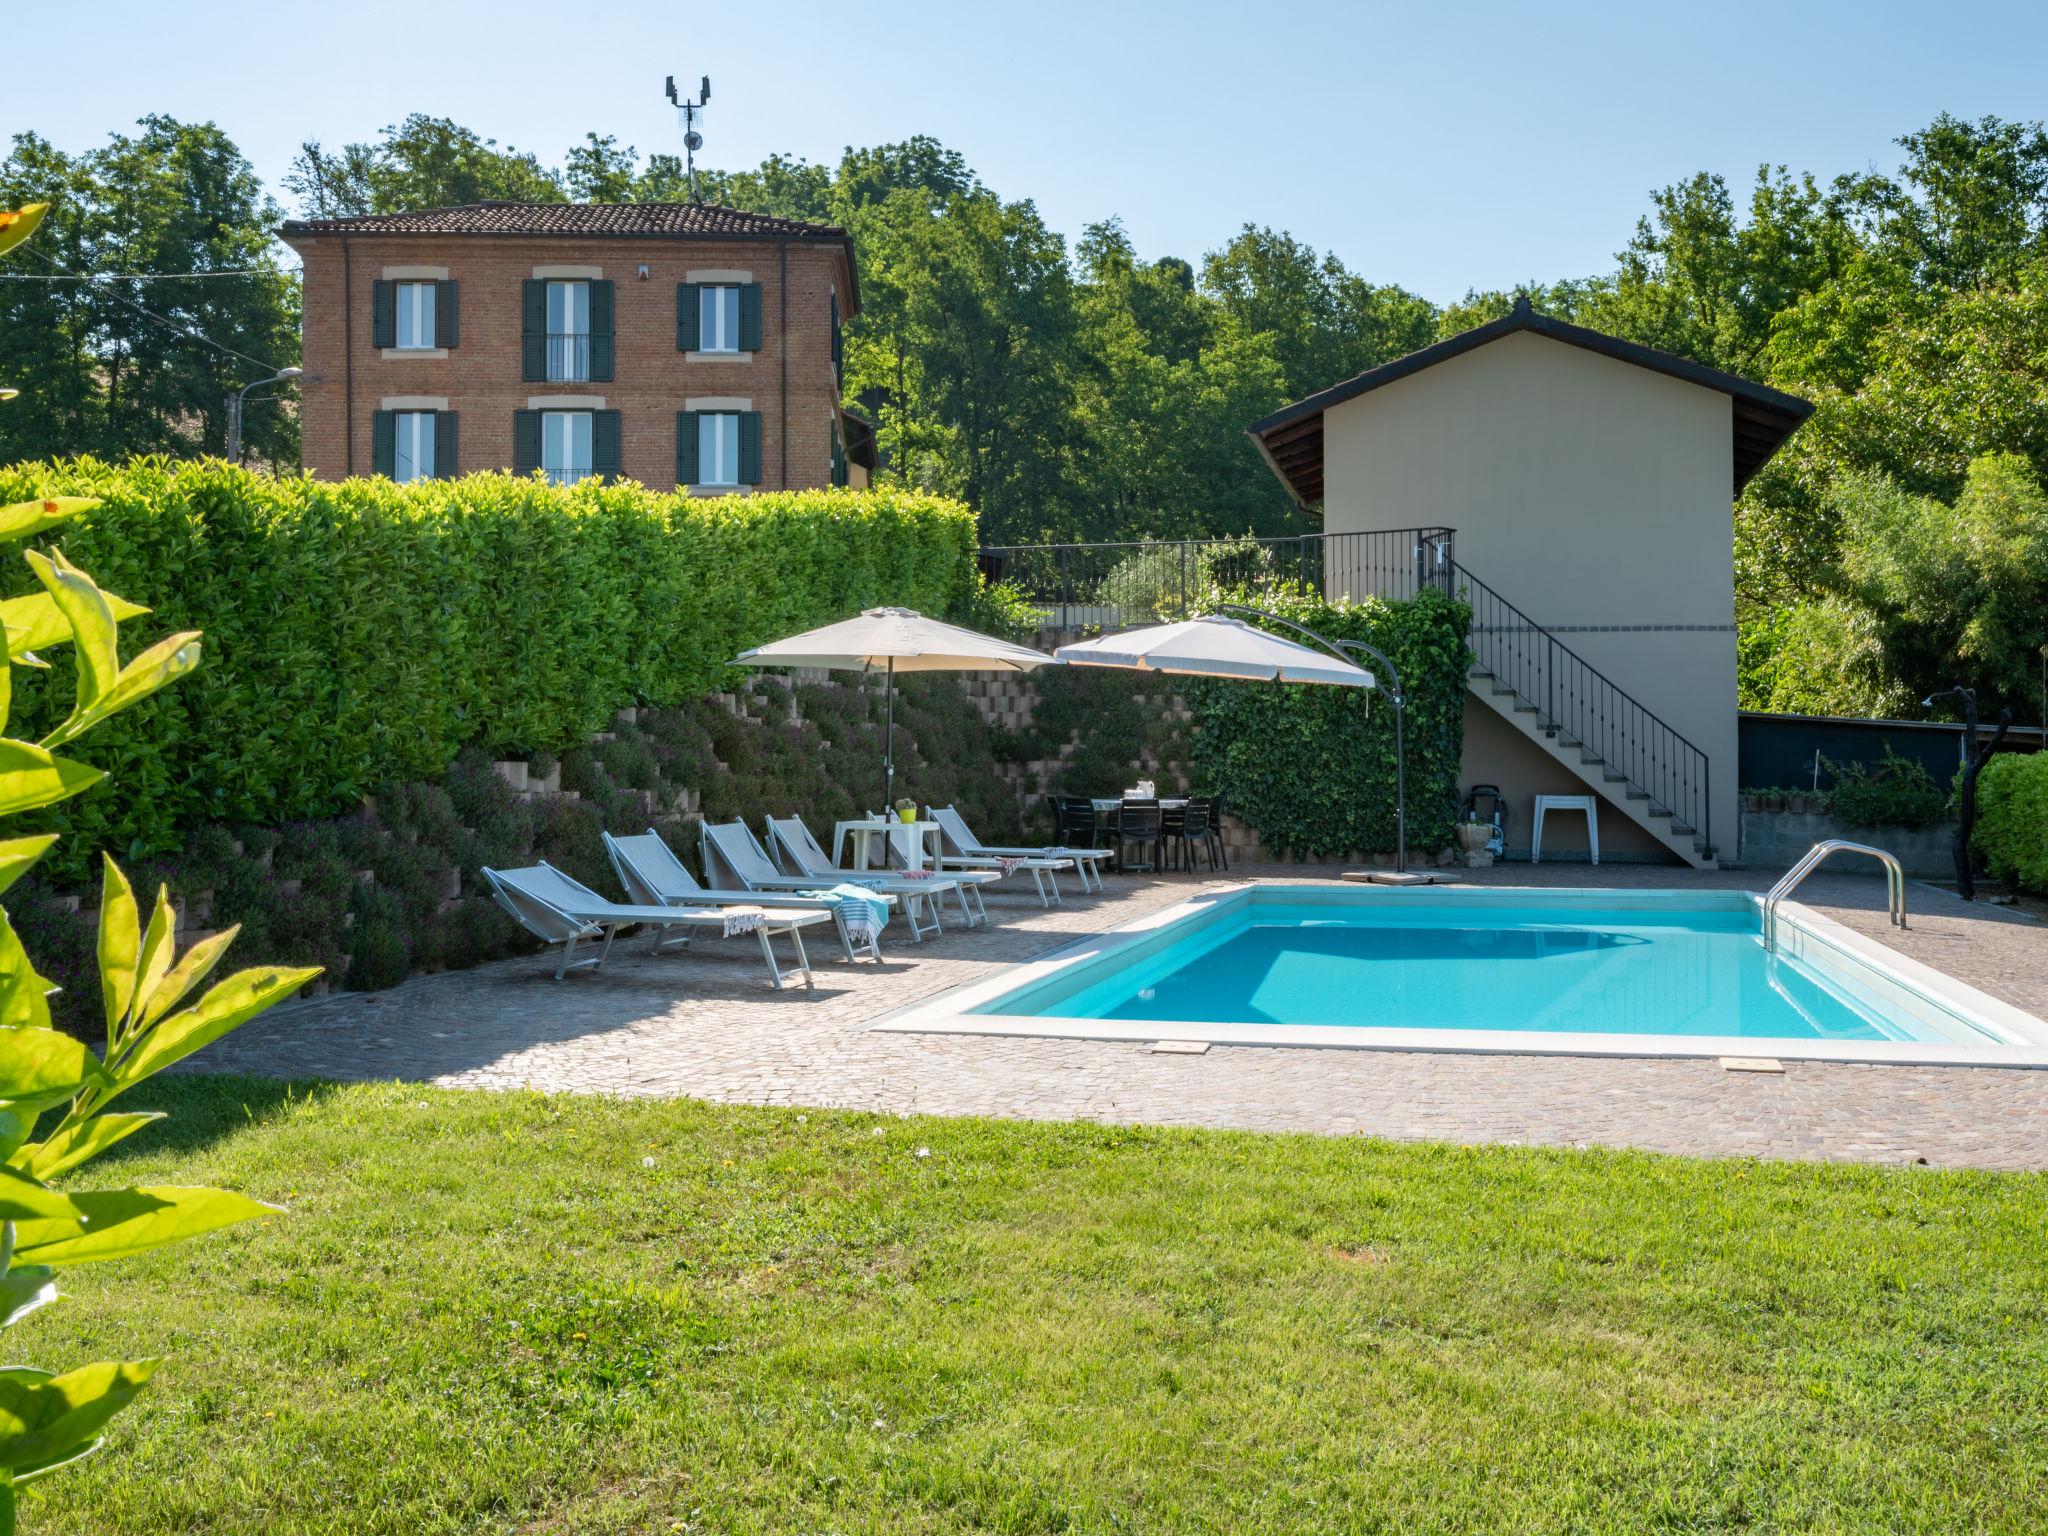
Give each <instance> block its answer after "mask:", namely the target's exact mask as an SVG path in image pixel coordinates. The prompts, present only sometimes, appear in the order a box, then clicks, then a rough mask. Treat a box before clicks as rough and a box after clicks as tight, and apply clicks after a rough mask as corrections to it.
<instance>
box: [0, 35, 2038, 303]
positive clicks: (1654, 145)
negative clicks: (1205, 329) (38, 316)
mask: <svg viewBox="0 0 2048 1536" xmlns="http://www.w3.org/2000/svg"><path fill="white" fill-rule="evenodd" d="M15 9H16V11H17V14H16V15H14V16H13V17H11V18H10V20H9V21H8V23H7V33H8V39H7V44H8V47H7V51H8V54H9V64H10V68H9V89H8V91H7V92H6V94H5V96H4V98H0V129H4V130H5V131H6V132H7V133H10V134H11V133H14V132H17V131H19V130H21V129H25V128H33V129H35V130H36V131H37V132H40V133H42V134H43V135H45V136H46V137H48V138H50V139H51V140H53V141H54V142H56V143H57V144H58V145H60V146H62V147H64V148H67V149H74V150H76V149H83V148H85V147H87V146H89V145H91V144H94V143H97V142H99V141H100V140H101V139H102V138H103V137H104V136H105V135H106V134H107V133H108V132H110V131H113V130H117V129H120V128H123V127H125V126H127V125H128V124H130V123H132V122H133V121H134V119H135V118H136V117H137V116H139V115H140V114H142V113H144V112H151V111H160V112H168V113H171V114H174V115H176V116H180V117H186V118H194V119H206V118H210V119H212V120H213V121H215V122H217V123H219V124H220V125H221V126H222V127H223V128H224V129H226V130H227V131H228V132H229V133H230V134H231V135H232V136H233V137H234V138H235V139H236V140H237V141H238V142H239V143H240V144H241V146H242V148H243V150H244V151H245V152H246V153H247V154H248V155H249V157H250V159H251V160H252V161H253V162H254V163H255V165H256V167H257V169H258V171H260V172H261V173H262V175H263V176H264V178H265V179H266V180H267V181H268V182H270V183H271V184H272V187H273V189H274V190H276V191H277V193H278V196H279V198H280V200H281V201H282V200H283V194H282V190H281V189H279V188H277V186H276V183H277V182H278V180H279V178H281V177H282V175H283V173H284V171H285V169H286V167H287V166H288V165H289V164H290V161H291V158H292V155H293V153H294V152H295V150H296V148H297V146H298V144H299V142H300V141H301V140H303V139H308V138H314V139H319V140H322V141H323V142H326V143H328V144H329V145H334V144H338V143H341V142H343V141H345V140H349V139H365V138H369V137H371V136H373V135H374V134H375V132H376V130H377V129H378V128H380V127H381V126H383V125H384V124H386V123H391V122H395V121H397V120H398V119H399V118H401V117H403V116H404V115H405V114H406V113H408V112H413V111H423V112H430V113H434V114H437V115H441V116H447V117H453V118H455V119H456V120H457V121H459V122H462V123H465V124H468V125H469V126H471V127H473V128H475V129H476V130H477V131H478V132H480V133H483V134H485V135H486V136H489V137H493V138H496V139H497V140H498V141H499V142H500V143H510V144H516V145H517V146H518V147H520V148H521V149H532V150H535V151H538V152H539V153H541V155H542V157H543V158H544V159H547V160H549V161H554V160H556V159H558V158H559V156H560V154H561V152H562V150H563V149H565V148H566V147H567V146H568V145H569V144H571V143H572V142H575V141H576V140H578V139H580V138H581V136H582V134H583V133H584V131H585V130H586V129H596V130H597V131H598V132H601V133H611V134H614V135H616V136H617V137H618V138H619V140H620V141H621V142H622V143H632V144H635V145H637V146H639V148H640V149H641V150H642V151H643V152H646V151H649V150H653V149H662V150H673V149H674V148H676V146H677V139H678V130H677V127H676V122H675V117H674V114H673V113H672V111H671V110H670V108H669V106H668V104H667V103H666V102H665V101H664V100H663V99H662V91H661V86H662V77H663V75H665V74H667V73H669V72H671V71H672V72H674V73H675V74H676V75H677V76H679V77H681V78H685V79H688V80H691V81H694V80H695V79H696V77H697V76H699V75H701V74H704V73H706V72H708V73H709V74H710V75H711V76H712V83H713V97H712V116H711V119H710V121H709V124H708V125H707V130H706V135H707V144H706V150H705V156H704V160H705V163H707V164H710V165H715V166H724V167H731V168H737V167H743V166H749V165H752V164H754V163H756V162H757V161H759V160H760V159H761V158H762V157H763V156H764V155H766V154H768V153H770V152H771V151H776V150H780V151H783V152H785V153H788V154H794V155H800V156H805V157H808V158H810V159H814V160H819V159H824V160H829V159H832V158H834V157H836V156H837V154H838V152H839V150H840V148H841V147H842V146H843V145H846V144H869V143H879V142H885V141H889V140H894V139H900V138H903V137H906V136H908V135H911V134H915V133H928V134H932V135H934V136H936V137H938V138H940V139H942V140H943V141H945V143H947V144H948V145H950V146H952V147H954V148H957V149H959V150H960V151H961V152H962V153H963V154H965V155H966V157H967V159H968V162H969V163H970V164H971V165H973V166H974V168H975V169H976V170H977V171H979V172H980V174H981V176H982V177H983V179H984V180H985V181H987V182H988V183H989V184H990V185H991V186H993V187H994V188H996V189H997V190H998V191H999V192H1001V193H1002V194H1003V195H1005V196H1007V197H1026V196H1028V197H1032V198H1035V199H1036V200H1037V202H1038V205H1039V207H1040V209H1041V210H1042V211H1043V213H1044V214H1045V216H1046V218H1047V220H1048V221H1049V222H1050V223H1051V224H1052V225H1053V226H1054V227H1055V228H1057V229H1059V230H1061V231H1062V232H1064V233H1065V234H1067V235H1068V236H1070V237H1071V236H1073V235H1075V234H1077V233H1078V232H1079V230H1080V229H1081V227H1082V225H1084V224H1085V223H1087V222H1089V221H1090V220H1092V219H1096V218H1101V217H1103V216H1105V215H1108V214H1120V215H1121V216H1122V217H1123V219H1124V222H1125V225H1126V226H1127V227H1128V229H1129V230H1130V233H1131V236H1132V238H1133V239H1134V240H1135V241H1136V243H1137V246H1138V248H1139V250H1140V252H1141V253H1143V254H1144V255H1146V256H1148V257H1149V256H1158V255H1165V254H1175V255H1182V256H1186V257H1188V258H1190V259H1197V258H1199V256H1200V254H1201V253H1202V252H1203V251H1204V250H1207V249H1209V248H1211V247H1213V246H1215V245H1217V244H1219V243H1221V242H1222V241H1224V240H1225V239H1227V238H1228V237H1229V236H1230V235H1231V233H1232V232H1233V231H1234V230H1235V229H1236V228H1237V227H1238V226H1239V225H1240V224H1242V223H1244V222H1246V221H1252V222H1257V223H1264V224H1272V225H1275V226H1278V227H1282V228H1285V229H1289V230H1291V231H1293V233H1294V234H1295V235H1296V236H1298V237H1299V238H1301V239H1304V240H1307V241H1310V242H1312V243H1314V244H1315V245H1317V246H1318V247H1322V248H1327V249H1332V250H1334V251H1336V253H1337V254H1338V255H1339V256H1341V257H1342V258H1343V260H1344V261H1345V262H1346V264H1347V265H1349V266H1350V267H1352V268H1353V269H1354V270H1356V271H1359V272H1361V273H1363V274H1365V275H1367V276H1369V277H1371V278H1373V279H1374V280H1376V281H1383V282H1399V283H1402V284H1404V285H1406V286H1408V287H1410V288H1413V289H1416V290H1417V291H1419V292H1421V293H1423V294H1425V295H1427V296H1428V297H1430V298H1432V299H1436V300H1438V301H1445V300H1449V299H1454V298H1456V297H1458V296H1459V295H1461V294H1462V293H1464V292H1465V290H1466V289H1467V288H1473V287H1477V288H1497V287H1504V286H1508V285H1511V284H1513V283H1515V282H1517V281H1519V280H1522V279H1532V278H1533V279H1550V278H1556V277H1565V276H1583V275H1588V274H1591V273H1594V272H1599V271H1604V270H1606V269H1607V268H1608V267H1609V266H1610V265H1611V262H1612V258H1613V254H1614V252H1615V251H1616V250H1617V249H1618V248H1619V247H1620V246H1621V245H1622V244H1623V243H1624V242H1625V241H1626V239H1627V237H1628V234H1629V231H1630V230H1631V228H1632V227H1633V226H1634V223H1635V220H1636V218H1637V217H1638V215H1639V214H1641V213H1642V212H1643V210H1644V209H1645V207H1646V206H1647V194H1648V193H1649V191H1650V190H1651V189H1652V188H1654V187H1657V186H1661V185H1663V184H1665V183H1668V182H1671V181H1673V180H1676V179H1678V178H1680V177H1683V176H1686V175H1689V174H1691V173H1692V172H1694V171H1697V170H1702V169H1705V170H1715V171H1720V172H1722V173H1724V174H1725V175H1727V176H1728V177H1729V178H1730V179H1731V180H1732V181H1734V182H1736V183H1738V184H1741V183H1746V182H1747V180H1748V178H1749V176H1750V175H1751V174H1752V173H1753V171H1754V169H1755V167H1756V166H1757V165H1758V164H1759V163H1760V162H1763V161H1766V160H1768V161H1772V162H1784V163H1787V164H1789V165H1791V166H1792V167H1793V168H1795V169H1810V170H1813V171H1815V172H1817V173H1820V174H1822V175H1824V176H1832V175H1833V174H1835V173H1836V172H1838V171H1845V170H1855V169H1860V168H1863V167H1866V166H1871V165H1875V166H1878V167H1880V168H1884V169H1890V168H1892V167H1893V166H1895V165H1896V163H1897V155H1896V152H1895V151H1894V149H1893V147H1892V144H1891V141H1892V140H1893V139H1895V138H1897V137H1898V136H1899V135H1900V134H1902V133H1906V132H1909V131H1911V130H1913V129H1915V128H1918V127H1921V126H1924V125H1925V124H1926V123H1927V122H1928V121H1929V120H1930V119H1932V118H1933V117H1934V115H1935V114H1936V113H1937V112H1940V111H1942V110H1944V109H1946V110H1948V111H1951V112H1954V113H1956V114H1958V115H1962V116H1968V117H1973V118H1974V117H1981V116H1983V115H1985V114H1996V115H1998V116H2000V117H2005V118H2024V119H2032V118H2037V117H2041V116H2043V115H2048V90H2044V88H2043V82H2044V80H2048V66H2044V63H2043V60H2044V59H2048V7H2043V6H2040V5H2038V4H2035V5H2025V4H2017V3H2015V4H1974V5H1973V4H1967V3H1962V4H1952V5H1947V6H1929V5H1925V4H1919V5H1902V4H1891V3H1881V4H1850V3H1827V4H1796V5H1786V6H1774V7H1764V8H1757V7H1748V8H1743V7H1736V8H1733V9H1731V8H1730V7H1728V6H1726V5H1705V4H1694V5H1683V6H1680V5H1669V4H1656V3H1644V0H1637V3H1634V4H1583V5H1548V6H1541V7H1539V6H1536V5H1526V6H1515V5H1504V4H1491V3H1469V0H1468V3H1466V4H1463V5H1459V6H1455V7H1452V6H1430V5H1418V4H1414V3H1409V4H1404V5H1364V4H1353V5H1341V4H1336V5H1333V4H1321V3H1312V0H1292V3H1290V4H1288V5H1284V6H1281V5H1250V6H1246V5H1231V6H1223V5H1211V4H1205V3H1203V4H1184V5H1164V4H1151V5H1137V4H1128V3H1125V4H1119V3H1117V0H1094V3H1092V4H1082V5H1072V4H1065V3H1041V4H1036V5H1032V6H1024V7H1018V6H1003V7H997V6H992V5H984V4H977V3H974V0H966V3H953V4H946V5H896V4H882V3H869V4H846V3H839V4H810V3H787V4H783V3H775V0H739V3H733V4H726V5H716V4H703V3H697V4H689V5H682V4H677V3H675V0H605V3H603V4H562V3H559V0H556V3H552V4H529V3H524V0H500V3H496V4H491V5H482V4H453V3H437V0H411V3H407V4H401V5H393V4H382V3H361V4H356V5H350V6H345V7H344V6H335V7H332V8H323V9H322V10H321V11H320V12H319V13H317V14H316V13H314V12H313V11H312V10H311V8H310V7H307V6H303V5H299V4H293V3H290V0H286V3H282V4H279V3H271V4H264V5H244V4H219V3H187V4H170V5H166V4H164V3H162V0H156V3H151V4H141V3H134V0H90V3H87V0H70V3H64V4H51V5H35V6H29V5H26V4H23V5H20V6H17V7H15ZM1432 13H1433V14H1432Z"/></svg>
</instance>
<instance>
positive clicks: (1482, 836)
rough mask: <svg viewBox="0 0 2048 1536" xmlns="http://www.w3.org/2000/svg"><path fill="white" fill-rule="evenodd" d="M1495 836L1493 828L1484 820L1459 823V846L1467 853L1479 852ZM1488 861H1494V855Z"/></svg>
mask: <svg viewBox="0 0 2048 1536" xmlns="http://www.w3.org/2000/svg"><path fill="white" fill-rule="evenodd" d="M1492 836H1493V828H1492V827H1491V826H1489V825H1488V824H1487V823H1485V822H1483V821H1461V822H1459V823H1458V847H1459V849H1460V850H1462V851H1463V852H1465V853H1478V852H1480V851H1481V850H1482V849H1484V848H1485V847H1486V844H1487V842H1488V840H1489V839H1491V838H1492ZM1487 862H1488V863H1489V864H1490V863H1492V862H1493V858H1492V855H1490V854H1489V855H1488V856H1487Z"/></svg>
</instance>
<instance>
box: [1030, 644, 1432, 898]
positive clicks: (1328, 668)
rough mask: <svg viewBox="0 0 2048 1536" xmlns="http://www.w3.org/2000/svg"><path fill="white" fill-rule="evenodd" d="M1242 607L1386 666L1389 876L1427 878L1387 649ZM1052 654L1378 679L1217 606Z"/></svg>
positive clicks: (1071, 660) (1192, 671)
mask: <svg viewBox="0 0 2048 1536" xmlns="http://www.w3.org/2000/svg"><path fill="white" fill-rule="evenodd" d="M1242 611H1243V612H1247V613H1253V614H1257V615H1258V616H1259V617H1261V618H1265V619H1270V620H1272V621H1273V622H1275V623H1279V624H1285V625H1286V626H1288V627H1289V628H1290V629H1292V630H1294V631H1295V632H1296V633H1297V634H1303V635H1307V636H1308V637H1309V638H1310V639H1312V640H1315V641H1317V642H1318V643H1319V644H1322V645H1324V646H1327V647H1328V648H1329V649H1330V650H1332V651H1343V650H1350V651H1363V652H1366V653H1368V654H1370V655H1372V656H1374V657H1375V658H1377V659H1378V660H1379V661H1380V663H1381V664H1382V665H1384V666H1385V667H1386V669H1387V672H1388V675H1389V677H1390V679H1391V681H1392V684H1393V689H1392V692H1391V693H1390V694H1389V695H1388V697H1389V699H1390V700H1391V702H1392V703H1393V706H1394V844H1395V847H1394V878H1395V879H1396V880H1404V879H1407V880H1412V879H1416V878H1427V877H1417V876H1413V875H1410V874H1408V775H1407V746H1406V743H1405V742H1404V741H1403V739H1402V735H1403V733H1402V716H1403V715H1404V714H1405V713H1406V701H1405V700H1404V699H1403V698H1402V694H1401V679H1400V678H1399V676H1397V675H1395V674H1394V664H1393V663H1392V662H1391V661H1389V660H1388V659H1387V656H1386V653H1385V652H1383V651H1380V650H1378V649H1376V648H1374V647H1373V646H1369V645H1367V644H1365V642H1363V641H1361V640H1330V639H1326V638H1325V637H1324V636H1322V635H1319V634H1317V633H1316V632H1315V631H1314V630H1312V629H1310V628H1308V627H1307V626H1306V625H1304V624H1297V623H1295V622H1294V621H1293V620H1292V619H1287V618H1283V617H1281V616H1280V615H1279V614H1276V613H1267V612H1265V611H1264V610H1263V609H1257V608H1248V609H1243V610H1242ZM1053 655H1054V657H1055V658H1056V659H1058V660H1060V661H1063V662H1065V663H1067V665H1069V666H1074V667H1122V668H1125V669H1126V670H1130V671H1138V672H1164V673H1168V674H1171V675H1174V676H1179V677H1242V678H1248V679H1251V680H1252V681H1255V682H1281V683H1331V684H1335V685H1336V686H1338V687H1343V688H1376V687H1378V686H1379V684H1378V682H1377V681H1376V680H1375V679H1374V677H1373V675H1372V673H1370V672H1368V671H1366V670H1365V668H1363V667H1355V666H1353V665H1352V664H1351V663H1350V662H1348V661H1342V660H1339V659H1338V658H1337V657H1336V656H1328V655H1325V654H1323V652H1321V651H1312V650H1310V649H1309V648H1308V647H1307V646H1305V645H1296V644H1295V643H1294V642H1293V641H1292V640H1283V639H1281V638H1280V637H1279V636H1278V635H1275V634H1269V633H1268V632H1267V631H1265V630H1263V629H1258V628H1255V627H1254V626H1252V625H1250V624H1247V623H1245V622H1244V621H1243V620H1242V619H1233V618H1227V617H1225V616H1224V615H1222V614H1220V613H1210V614H1203V615H1202V616H1201V617H1200V618H1194V619H1184V620H1182V621H1181V622H1180V623H1178V624H1155V625H1153V626H1152V627H1151V628H1150V629H1133V630H1127V631H1126V632H1125V633H1123V634H1121V635H1104V636H1102V637H1101V638H1100V639H1097V640H1081V641H1077V642H1076V643H1074V644H1073V645H1063V646H1061V647H1060V648H1059V649H1058V650H1057V651H1055V652H1053ZM1375 878H1378V877H1375Z"/></svg>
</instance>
